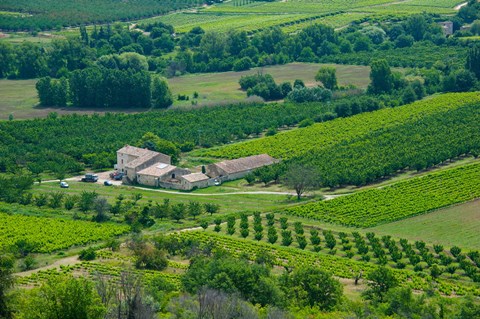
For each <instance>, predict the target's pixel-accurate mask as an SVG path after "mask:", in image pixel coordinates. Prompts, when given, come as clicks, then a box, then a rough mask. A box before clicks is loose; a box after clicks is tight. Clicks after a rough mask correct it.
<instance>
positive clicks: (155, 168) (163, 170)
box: [137, 163, 177, 177]
mask: <svg viewBox="0 0 480 319" xmlns="http://www.w3.org/2000/svg"><path fill="white" fill-rule="evenodd" d="M176 168H177V167H176V166H173V165H169V164H164V163H156V164H154V165H152V166H150V167H147V168H145V169H142V170H141V171H139V172H138V173H137V174H138V175H149V176H155V177H161V176H163V175H165V174H168V173H170V172H171V171H174V170H175V169H176Z"/></svg>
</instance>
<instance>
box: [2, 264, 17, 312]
mask: <svg viewBox="0 0 480 319" xmlns="http://www.w3.org/2000/svg"><path fill="white" fill-rule="evenodd" d="M13 266H14V259H13V257H12V256H9V255H0V318H5V319H10V318H13V317H12V309H11V307H10V306H9V298H8V295H7V292H8V290H9V289H10V288H12V287H13V284H14V278H13Z"/></svg>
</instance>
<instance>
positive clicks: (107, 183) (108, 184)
mask: <svg viewBox="0 0 480 319" xmlns="http://www.w3.org/2000/svg"><path fill="white" fill-rule="evenodd" d="M103 185H105V186H112V185H113V183H112V182H111V181H105V182H103Z"/></svg>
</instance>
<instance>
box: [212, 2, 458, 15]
mask: <svg viewBox="0 0 480 319" xmlns="http://www.w3.org/2000/svg"><path fill="white" fill-rule="evenodd" d="M432 2H433V1H432V0H416V1H415V2H414V3H413V4H411V2H410V1H409V2H408V3H407V4H402V3H398V1H393V0H357V1H348V0H335V1H321V0H315V1H307V0H292V1H281V2H277V1H275V2H264V3H259V4H257V3H255V2H254V5H239V4H242V3H247V4H248V3H252V2H249V1H232V2H228V3H226V4H223V5H217V6H215V7H212V8H210V9H209V11H212V12H229V13H249V12H250V13H251V12H253V13H311V12H316V13H327V12H336V11H355V10H357V11H362V12H365V11H367V12H372V11H375V10H377V9H378V8H380V9H379V10H381V9H382V8H385V9H384V10H385V11H390V12H392V11H396V10H397V6H399V5H403V6H404V7H405V8H406V9H404V10H407V11H408V12H409V13H421V12H422V11H423V10H424V7H433V8H432V9H431V11H432V12H434V13H452V12H453V7H454V6H455V5H456V4H458V1H456V0H444V1H440V3H439V4H436V5H433V6H431V3H432Z"/></svg>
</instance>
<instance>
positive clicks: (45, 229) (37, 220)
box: [0, 213, 130, 253]
mask: <svg viewBox="0 0 480 319" xmlns="http://www.w3.org/2000/svg"><path fill="white" fill-rule="evenodd" d="M0 220H1V221H2V223H1V224H0V249H5V248H6V247H8V246H11V245H14V244H15V243H16V242H17V241H19V240H25V241H26V242H28V243H29V244H31V245H33V247H34V249H33V252H38V253H50V252H53V251H56V250H60V249H68V248H70V247H72V246H81V245H87V244H90V243H93V242H96V241H100V240H106V239H109V238H112V237H114V236H118V235H121V234H124V233H127V232H128V231H129V230H130V227H128V226H125V225H117V224H112V223H105V224H99V223H94V222H86V221H75V220H67V219H60V218H46V217H35V216H25V215H9V214H4V213H0Z"/></svg>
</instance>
